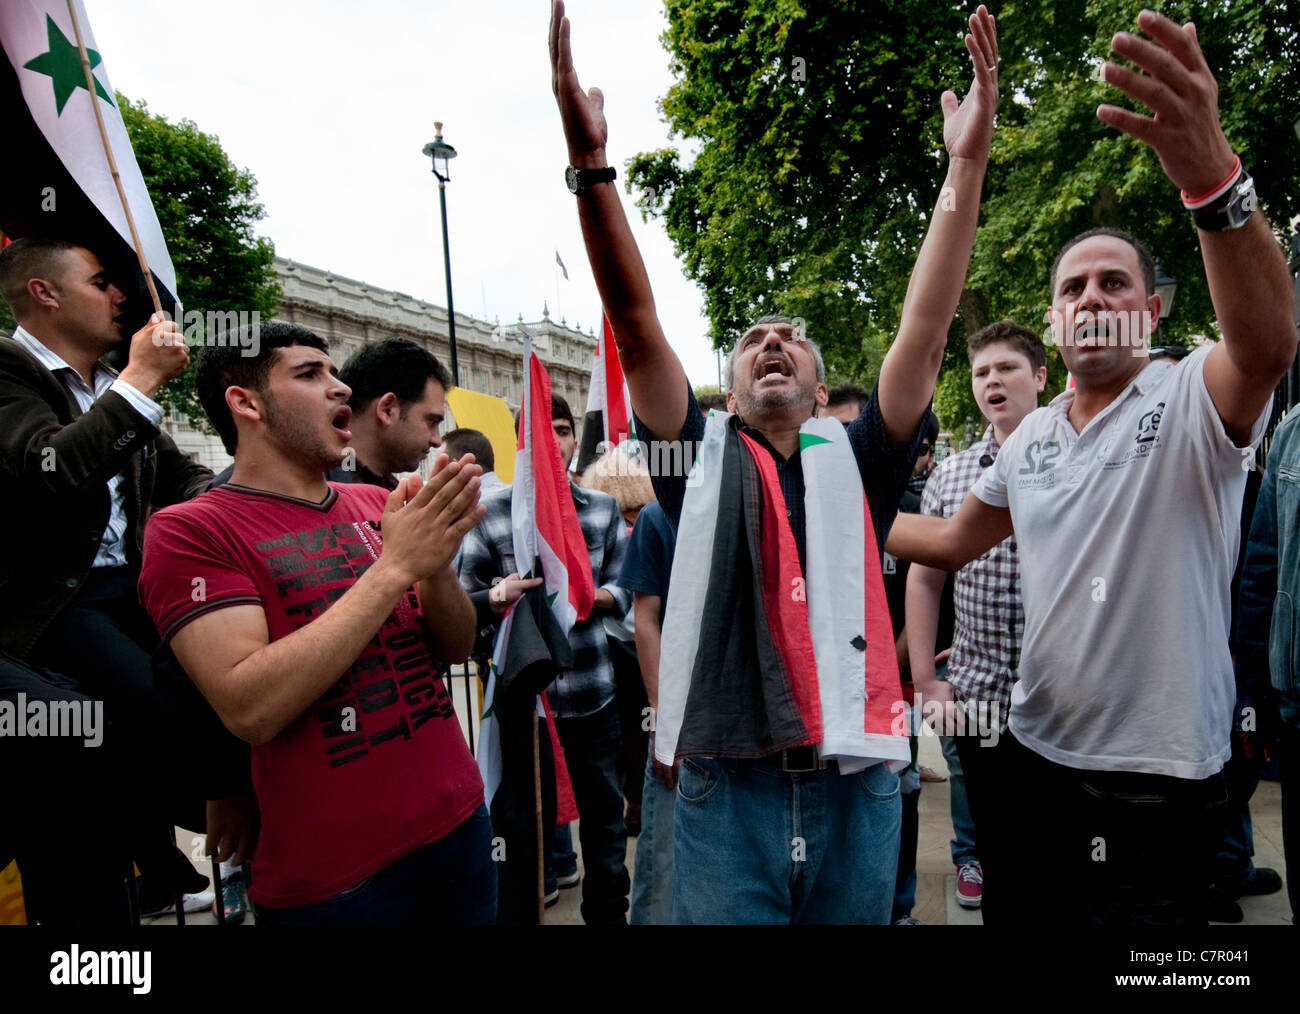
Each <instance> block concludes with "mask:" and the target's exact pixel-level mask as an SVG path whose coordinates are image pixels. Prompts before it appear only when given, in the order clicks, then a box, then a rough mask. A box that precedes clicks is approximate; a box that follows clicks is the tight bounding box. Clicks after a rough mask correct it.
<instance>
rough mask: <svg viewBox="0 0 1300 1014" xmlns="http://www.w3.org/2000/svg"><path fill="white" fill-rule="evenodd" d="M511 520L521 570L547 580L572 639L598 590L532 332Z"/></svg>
mask: <svg viewBox="0 0 1300 1014" xmlns="http://www.w3.org/2000/svg"><path fill="white" fill-rule="evenodd" d="M510 521H511V526H512V528H513V529H514V550H515V566H516V567H517V568H518V570H519V573H520V574H522V575H527V574H530V573H533V572H534V571H535V570H538V571H540V574H539V575H536V576H541V577H543V578H545V584H544V586H543V587H544V588H545V590H546V597H547V600H548V601H549V602H550V603H551V609H552V610H554V612H555V616H556V618H557V619H558V620H559V621H560V626H561V627H563V628H564V632H565V633H566V634H567V633H568V632H569V631H570V630H572V629H573V625H574V624H575V623H576V622H577V621H578V620H585V619H586V618H587V616H588V615H589V614H590V613H591V607H592V605H593V604H594V603H595V600H596V587H595V584H594V583H593V581H592V577H591V556H590V554H588V552H587V541H586V539H584V538H583V535H582V526H581V525H579V524H578V511H577V508H576V507H574V505H573V496H572V494H570V493H569V478H568V475H567V474H566V472H565V470H564V462H563V460H562V459H561V458H560V448H559V445H558V444H556V442H555V431H554V430H553V429H551V378H550V376H549V375H548V374H547V372H546V367H545V366H543V365H542V361H541V360H540V359H538V358H537V356H535V355H534V354H533V340H532V337H531V336H530V335H528V334H527V333H525V335H524V394H523V406H522V407H521V409H520V416H519V438H518V443H517V444H516V445H515V481H514V485H513V486H512V487H511V501H510Z"/></svg>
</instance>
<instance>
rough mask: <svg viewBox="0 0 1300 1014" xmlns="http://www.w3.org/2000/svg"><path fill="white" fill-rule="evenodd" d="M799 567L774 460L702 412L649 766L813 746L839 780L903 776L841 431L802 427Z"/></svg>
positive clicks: (895, 702)
mask: <svg viewBox="0 0 1300 1014" xmlns="http://www.w3.org/2000/svg"><path fill="white" fill-rule="evenodd" d="M798 453H799V456H800V464H801V466H802V470H803V476H804V511H805V515H806V519H807V520H806V525H805V545H806V551H807V552H806V557H807V568H806V571H805V570H804V568H803V567H801V565H800V561H799V554H798V548H797V545H796V543H795V539H794V534H793V532H792V530H791V528H790V523H789V520H788V519H787V514H786V504H785V499H784V496H783V494H782V492H781V485H780V480H779V478H778V476H777V471H776V464H775V462H774V461H773V459H772V456H771V455H770V454H769V453H768V452H767V451H766V450H765V449H763V448H762V447H760V446H759V445H758V444H757V442H755V441H754V440H753V439H751V438H750V437H749V436H747V435H746V434H744V433H742V432H741V431H740V428H739V426H738V425H737V420H736V419H735V417H733V416H731V415H728V414H727V413H720V412H712V413H710V415H709V420H708V422H707V424H706V426H705V431H704V439H703V441H701V443H700V446H699V457H698V458H697V459H696V462H695V466H694V468H693V469H692V471H691V480H692V481H691V483H690V484H689V485H688V488H687V492H686V499H685V502H684V503H683V506H682V515H681V522H680V524H679V525H678V530H677V547H676V550H675V552H674V555H673V571H672V580H671V587H672V595H671V596H670V597H669V601H668V613H667V615H666V616H665V618H664V630H666V631H667V630H671V631H672V632H673V636H672V637H671V638H669V637H665V638H664V644H663V648H662V651H661V654H660V658H659V712H658V715H657V722H656V726H655V756H656V757H657V758H658V759H659V760H660V761H661V762H662V763H665V764H671V763H672V762H673V761H674V760H675V759H676V758H678V757H731V758H753V757H764V756H768V755H770V754H772V753H776V752H778V751H780V750H784V749H789V748H792V747H797V746H804V745H808V744H819V745H820V747H821V755H822V757H823V758H826V759H828V760H829V759H834V760H836V761H837V762H838V764H839V770H840V772H841V773H842V774H851V773H853V772H855V771H860V770H862V769H863V768H865V767H866V766H868V765H869V764H872V763H876V762H882V761H883V762H885V763H888V764H890V765H891V767H894V768H895V769H897V768H901V767H903V766H905V765H906V764H907V763H908V761H909V759H910V753H909V748H908V741H907V737H906V736H905V735H901V734H899V733H898V732H897V730H896V729H895V727H894V718H895V716H896V715H897V714H898V712H899V710H900V709H901V698H902V692H901V688H900V685H899V678H898V664H897V660H896V658H895V654H894V638H893V627H892V625H891V624H890V620H889V610H888V605H887V603H886V600H885V589H884V582H883V580H882V578H881V573H880V553H879V549H878V547H877V546H876V537H875V531H874V528H873V526H872V523H871V513H870V510H869V508H868V506H867V502H866V497H865V495H864V494H863V490H862V482H861V479H860V476H859V472H858V466H857V462H856V461H855V460H854V457H853V452H852V449H851V448H850V447H849V441H848V437H847V436H846V434H845V430H844V427H843V426H842V425H841V424H840V423H838V422H837V421H836V420H834V419H809V420H807V421H806V422H804V424H803V425H802V426H801V427H800V429H799V451H798Z"/></svg>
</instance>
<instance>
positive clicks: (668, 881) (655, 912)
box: [628, 754, 677, 926]
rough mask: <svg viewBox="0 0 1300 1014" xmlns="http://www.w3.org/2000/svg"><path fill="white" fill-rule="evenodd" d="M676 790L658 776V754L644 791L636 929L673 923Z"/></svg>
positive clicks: (650, 761)
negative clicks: (674, 810)
mask: <svg viewBox="0 0 1300 1014" xmlns="http://www.w3.org/2000/svg"><path fill="white" fill-rule="evenodd" d="M676 798H677V790H676V789H668V788H665V787H664V784H663V782H661V781H660V780H659V779H658V778H656V777H655V771H654V754H651V755H650V756H648V757H647V758H646V762H645V785H644V787H643V788H642V790H641V835H640V837H639V838H637V840H636V869H635V871H633V873H632V914H631V917H630V918H629V920H628V921H629V922H631V923H632V925H633V926H667V925H668V924H669V923H671V922H672V921H673V807H674V805H675V800H676Z"/></svg>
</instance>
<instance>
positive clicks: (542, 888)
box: [533, 704, 546, 926]
mask: <svg viewBox="0 0 1300 1014" xmlns="http://www.w3.org/2000/svg"><path fill="white" fill-rule="evenodd" d="M541 757H542V753H541V746H540V745H539V743H538V720H537V707H536V705H535V704H534V707H533V804H534V806H533V812H534V814H536V817H537V925H538V926H544V925H546V855H545V853H543V852H542V848H543V847H544V844H545V841H544V839H543V838H542V761H541Z"/></svg>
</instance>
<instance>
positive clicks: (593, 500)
mask: <svg viewBox="0 0 1300 1014" xmlns="http://www.w3.org/2000/svg"><path fill="white" fill-rule="evenodd" d="M569 490H570V492H572V493H573V504H574V506H575V507H576V508H577V511H578V524H579V525H581V526H582V537H583V540H584V541H585V542H586V543H587V552H588V553H589V554H590V555H591V573H592V578H593V580H594V581H595V584H596V588H597V589H601V588H604V589H605V591H607V592H609V593H610V594H611V595H613V596H614V602H615V604H616V606H617V609H616V610H615V611H614V612H613V613H605V612H603V611H601V610H593V611H592V614H591V615H590V616H589V617H587V618H586V619H585V620H579V621H578V622H577V623H575V624H574V625H573V630H571V631H570V632H569V644H571V645H572V646H573V669H572V670H569V671H566V672H562V673H560V675H559V676H558V677H556V680H555V682H554V683H552V684H551V686H550V688H549V689H548V690H547V696H548V698H549V700H550V702H551V708H552V710H553V711H554V712H555V714H556V716H557V717H559V718H580V717H582V716H583V715H591V714H594V713H595V712H597V711H599V710H600V709H601V708H603V707H605V705H607V704H609V703H610V702H611V701H612V700H613V699H614V670H613V668H612V667H611V666H610V662H609V643H608V642H607V641H606V640H605V624H604V617H605V616H610V615H613V616H617V617H622V616H623V615H625V614H626V613H627V610H628V607H629V606H630V605H631V603H632V593H631V592H629V591H626V590H624V589H623V588H620V587H619V586H618V584H617V581H618V577H619V574H620V573H621V572H622V569H623V558H624V556H625V555H626V554H627V543H628V536H627V525H626V524H625V523H624V522H623V516H622V515H621V514H620V513H619V510H618V501H616V500H615V499H614V498H613V497H612V496H606V495H605V494H604V493H598V492H596V491H595V490H590V489H582V488H580V487H578V486H574V485H573V484H572V483H570V484H569ZM481 502H482V503H483V505H484V506H485V507H487V514H485V515H484V517H483V520H482V521H480V522H479V523H478V524H477V525H475V526H474V528H473V529H471V530H470V533H469V534H468V535H466V536H465V539H464V541H463V542H462V543H461V547H460V562H459V563H458V565H457V567H458V571H459V574H460V583H461V585H462V586H463V587H464V588H465V590H466V591H469V592H476V591H482V590H483V589H484V588H490V587H491V586H492V579H493V578H496V577H505V576H506V575H507V574H513V573H514V572H515V571H516V569H517V568H516V566H515V548H514V535H513V533H512V532H511V529H510V487H509V486H507V487H505V489H503V490H499V491H497V492H495V493H491V494H489V495H488V496H485V497H484V498H483V499H482V501H481Z"/></svg>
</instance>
